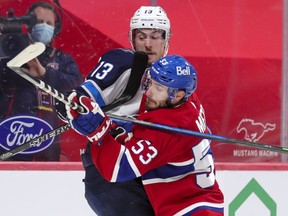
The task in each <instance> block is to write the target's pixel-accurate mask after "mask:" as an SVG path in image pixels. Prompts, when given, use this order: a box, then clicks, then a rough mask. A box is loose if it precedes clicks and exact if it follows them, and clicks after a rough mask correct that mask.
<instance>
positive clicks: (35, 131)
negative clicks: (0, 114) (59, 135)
mask: <svg viewBox="0 0 288 216" xmlns="http://www.w3.org/2000/svg"><path fill="white" fill-rule="evenodd" d="M51 130H53V128H52V127H51V125H50V124H49V123H47V122H46V121H44V120H43V119H40V118H37V117H35V116H28V115H19V116H13V117H9V118H7V119H5V120H4V121H2V122H0V133H1V136H0V146H1V147H2V148H3V149H5V150H7V151H9V150H10V149H13V148H16V147H18V146H20V145H23V144H25V143H27V142H29V141H30V140H32V139H34V138H36V137H39V136H41V135H43V134H45V133H48V132H49V131H51ZM53 141H54V137H52V138H51V139H48V140H46V141H43V142H42V143H39V144H38V145H36V146H33V147H31V148H29V149H26V150H25V151H22V152H21V153H20V154H33V153H36V152H40V151H43V150H44V149H46V148H48V147H49V146H50V145H51V144H52V142H53Z"/></svg>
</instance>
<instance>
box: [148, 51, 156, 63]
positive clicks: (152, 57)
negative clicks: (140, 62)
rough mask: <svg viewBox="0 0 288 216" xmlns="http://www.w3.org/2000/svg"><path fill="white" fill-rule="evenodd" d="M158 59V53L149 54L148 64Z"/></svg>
mask: <svg viewBox="0 0 288 216" xmlns="http://www.w3.org/2000/svg"><path fill="white" fill-rule="evenodd" d="M157 60H158V56H157V55H156V54H152V53H150V54H148V64H150V65H151V64H152V63H153V62H155V61H157Z"/></svg>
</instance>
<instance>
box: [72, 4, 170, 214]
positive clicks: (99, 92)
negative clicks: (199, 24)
mask: <svg viewBox="0 0 288 216" xmlns="http://www.w3.org/2000/svg"><path fill="white" fill-rule="evenodd" d="M170 34H171V31H170V21H169V19H168V17H167V14H166V12H165V11H164V10H163V9H162V8H161V7H159V6H142V7H140V8H139V9H138V10H137V11H136V12H135V14H134V16H133V17H132V18H131V21H130V31H129V40H130V42H131V45H132V48H133V50H134V51H142V52H145V53H146V54H147V55H148V65H147V66H149V65H151V64H152V63H153V62H154V61H156V60H158V59H159V58H161V57H163V56H164V55H166V53H167V51H168V45H169V39H170ZM133 55H134V53H133V51H131V50H128V49H115V50H111V51H108V52H107V53H105V54H104V55H102V56H101V58H100V59H99V62H98V64H97V65H96V66H95V68H94V69H93V70H92V71H91V73H90V74H89V75H88V76H87V78H86V81H85V82H84V83H83V84H82V85H81V86H80V87H79V88H77V89H75V91H76V92H77V95H78V96H79V95H81V94H84V95H86V96H89V97H91V98H92V99H93V100H94V101H96V102H97V103H98V104H99V105H100V106H101V107H105V106H106V107H107V106H108V107H109V104H111V103H113V101H115V100H117V99H119V98H121V96H122V94H123V92H125V91H126V89H128V90H129V88H135V85H134V84H133V85H132V86H129V85H128V86H127V83H131V82H129V79H130V76H133V74H131V67H132V64H133ZM138 76H139V75H138ZM126 86H127V87H126ZM138 89H139V86H136V90H135V89H134V90H133V91H135V92H133V91H132V92H133V93H132V94H133V95H134V93H135V96H134V97H133V98H132V99H131V100H129V101H127V102H124V103H123V104H121V105H119V106H118V107H115V108H114V109H112V110H110V112H111V113H113V114H117V115H124V116H127V115H134V114H137V112H138V109H139V105H140V101H141V98H142V92H141V91H140V90H139V91H138ZM130 92H131V91H130ZM118 124H119V122H118ZM130 126H131V125H130ZM125 130H126V131H129V125H128V126H127V125H122V127H121V128H118V129H117V130H114V133H115V134H117V135H119V134H121V132H123V131H125ZM89 147H90V144H88V145H87V148H86V152H85V154H83V155H82V161H83V165H84V168H85V179H84V183H85V197H86V199H87V201H88V203H89V205H90V207H91V208H92V209H93V211H94V212H95V213H96V214H97V215H98V216H114V215H115V216H116V215H117V216H121V215H123V216H135V215H137V216H149V215H154V211H153V209H152V207H151V205H150V202H149V200H148V198H147V195H146V193H145V190H144V188H143V186H142V184H141V181H140V180H132V181H129V182H123V183H109V182H107V181H106V180H105V179H104V178H103V177H102V176H101V174H100V173H99V171H98V170H97V169H96V167H95V166H94V165H93V162H92V159H91V156H90V152H89Z"/></svg>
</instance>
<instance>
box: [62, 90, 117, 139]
mask: <svg viewBox="0 0 288 216" xmlns="http://www.w3.org/2000/svg"><path fill="white" fill-rule="evenodd" d="M68 99H69V100H71V101H74V102H75V103H77V104H79V105H80V106H82V107H83V108H84V112H83V113H79V112H77V111H75V110H73V109H71V107H70V106H69V105H66V106H65V107H66V110H67V120H68V122H69V123H70V124H71V126H72V128H73V129H74V130H75V131H76V132H78V133H80V134H82V135H84V136H86V137H87V138H88V139H89V141H90V142H100V141H101V140H102V139H103V137H104V136H105V135H106V134H107V133H108V132H109V131H110V127H111V120H110V119H109V117H108V116H107V115H106V114H105V113H103V111H102V110H101V108H100V107H99V105H98V104H97V103H95V102H93V101H92V100H91V99H90V98H88V97H86V96H83V95H82V96H80V97H79V98H78V97H77V94H76V92H73V93H71V94H70V95H69V97H68Z"/></svg>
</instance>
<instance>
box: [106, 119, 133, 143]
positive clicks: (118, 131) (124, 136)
mask: <svg viewBox="0 0 288 216" xmlns="http://www.w3.org/2000/svg"><path fill="white" fill-rule="evenodd" d="M110 134H111V135H112V136H113V137H114V139H115V140H116V141H118V142H119V143H121V144H125V142H127V141H129V140H130V139H131V137H132V136H133V134H132V132H129V133H128V132H127V131H126V130H125V128H124V127H121V126H118V125H117V124H115V123H114V122H113V123H112V127H111V130H110Z"/></svg>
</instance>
